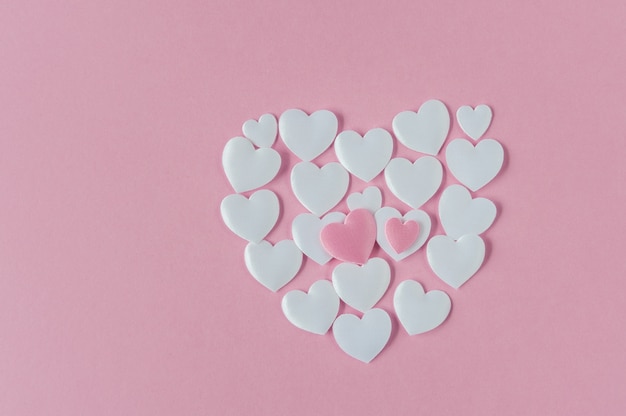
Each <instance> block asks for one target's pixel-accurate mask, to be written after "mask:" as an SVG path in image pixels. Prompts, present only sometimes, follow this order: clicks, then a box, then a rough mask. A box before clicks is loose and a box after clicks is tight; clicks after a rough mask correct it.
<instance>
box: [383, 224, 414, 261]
mask: <svg viewBox="0 0 626 416" xmlns="http://www.w3.org/2000/svg"><path fill="white" fill-rule="evenodd" d="M419 230H420V228H419V224H418V223H417V222H416V221H410V220H409V221H406V222H405V223H402V220H401V219H400V218H390V219H389V220H387V222H386V223H385V236H387V241H389V244H390V245H391V247H392V248H393V249H394V250H395V251H396V253H402V252H403V251H406V250H408V249H409V247H411V246H412V245H413V243H414V242H415V240H417V236H418V235H419Z"/></svg>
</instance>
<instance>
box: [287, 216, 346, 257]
mask: <svg viewBox="0 0 626 416" xmlns="http://www.w3.org/2000/svg"><path fill="white" fill-rule="evenodd" d="M345 218H346V214H344V213H342V212H329V213H328V214H326V215H325V216H324V217H323V218H321V219H320V218H318V217H316V216H315V215H313V214H300V215H298V216H297V217H296V218H294V220H293V222H292V223H291V235H292V236H293V241H294V242H295V243H296V245H297V246H298V248H299V249H300V250H301V251H302V252H303V253H304V254H306V256H307V257H309V258H310V259H311V260H313V261H314V262H316V263H317V264H320V265H324V264H326V263H328V262H329V261H330V259H331V258H332V257H331V255H330V254H328V253H327V252H326V250H324V246H322V242H321V240H320V233H321V232H322V228H324V227H325V226H326V225H328V224H331V223H334V222H339V223H342V222H343V221H344V219H345Z"/></svg>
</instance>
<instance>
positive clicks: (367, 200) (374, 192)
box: [347, 186, 383, 214]
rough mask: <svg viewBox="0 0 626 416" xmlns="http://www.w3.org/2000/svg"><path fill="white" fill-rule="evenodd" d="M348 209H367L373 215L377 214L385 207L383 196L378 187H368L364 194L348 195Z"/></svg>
mask: <svg viewBox="0 0 626 416" xmlns="http://www.w3.org/2000/svg"><path fill="white" fill-rule="evenodd" d="M347 202H348V209H349V210H350V211H354V210H356V209H360V208H363V209H366V210H368V211H369V212H371V213H372V214H374V213H376V211H378V210H379V209H380V207H381V206H382V205H383V194H382V193H381V192H380V189H378V187H376V186H368V187H367V188H365V189H364V190H363V192H355V193H352V194H350V195H348V200H347Z"/></svg>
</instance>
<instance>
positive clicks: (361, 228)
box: [320, 209, 376, 264]
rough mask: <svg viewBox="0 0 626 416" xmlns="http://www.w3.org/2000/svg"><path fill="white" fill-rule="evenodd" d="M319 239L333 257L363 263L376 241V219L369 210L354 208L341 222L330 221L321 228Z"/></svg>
mask: <svg viewBox="0 0 626 416" xmlns="http://www.w3.org/2000/svg"><path fill="white" fill-rule="evenodd" d="M320 239H321V241H322V246H323V247H324V249H325V250H326V251H327V252H328V254H330V255H331V256H333V257H334V258H336V259H339V260H341V261H346V262H350V263H356V264H365V263H366V262H367V260H368V259H369V256H370V253H371V252H372V249H373V248H374V243H375V242H376V220H374V216H373V215H372V213H371V212H369V210H367V209H355V210H354V211H351V212H350V213H349V214H348V215H347V216H346V219H345V222H344V223H343V224H342V223H332V224H328V225H327V226H325V227H324V228H322V231H321V233H320Z"/></svg>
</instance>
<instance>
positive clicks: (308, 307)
mask: <svg viewBox="0 0 626 416" xmlns="http://www.w3.org/2000/svg"><path fill="white" fill-rule="evenodd" d="M281 306H282V309H283V313H284V314H285V316H286V317H287V319H288V320H289V322H291V323H292V324H294V325H295V326H297V327H298V328H300V329H303V330H305V331H309V332H312V333H314V334H319V335H324V334H325V333H326V332H328V329H329V328H330V327H331V325H332V324H333V321H334V320H335V317H336V316H337V313H338V312H339V297H338V296H337V294H336V293H335V289H333V285H332V284H331V283H330V282H329V281H328V280H318V281H317V282H315V283H313V284H312V285H311V287H310V288H309V293H308V294H307V293H304V292H303V291H301V290H292V291H290V292H287V294H285V296H283V301H282V304H281Z"/></svg>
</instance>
